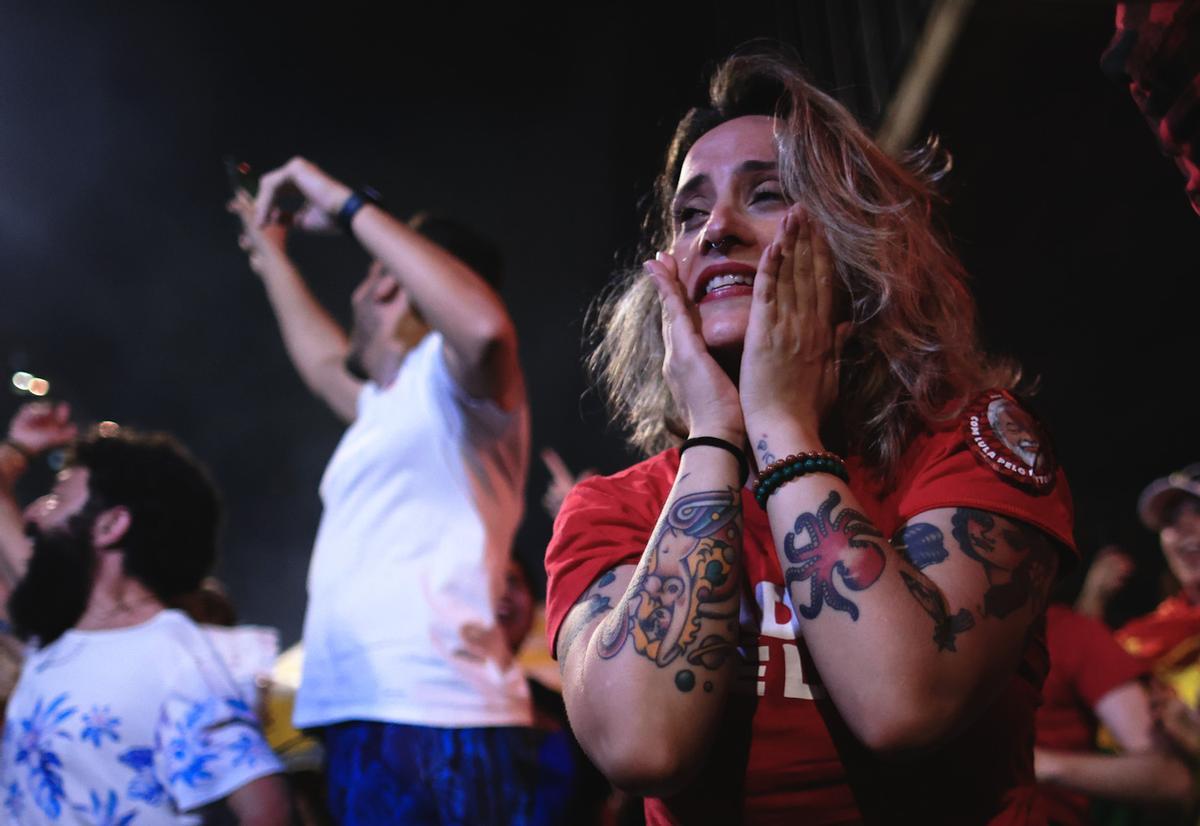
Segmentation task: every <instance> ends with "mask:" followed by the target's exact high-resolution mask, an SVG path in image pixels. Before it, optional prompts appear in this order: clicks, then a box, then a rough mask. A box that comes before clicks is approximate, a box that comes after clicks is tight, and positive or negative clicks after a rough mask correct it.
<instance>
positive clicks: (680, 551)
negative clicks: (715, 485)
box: [598, 489, 741, 691]
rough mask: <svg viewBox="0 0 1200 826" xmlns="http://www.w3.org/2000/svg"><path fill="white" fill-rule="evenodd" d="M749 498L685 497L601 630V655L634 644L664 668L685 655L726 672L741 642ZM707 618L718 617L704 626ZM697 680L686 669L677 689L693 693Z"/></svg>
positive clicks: (726, 494)
mask: <svg viewBox="0 0 1200 826" xmlns="http://www.w3.org/2000/svg"><path fill="white" fill-rule="evenodd" d="M740 515H741V496H740V494H739V492H738V491H735V490H731V489H726V490H715V491H703V492H700V493H691V494H687V495H684V496H680V497H679V498H678V499H676V500H675V502H674V503H672V505H671V507H670V509H669V510H668V511H667V513H666V514H665V515H664V518H663V521H662V523H661V525H660V526H659V528H658V530H657V531H656V532H655V535H654V537H653V538H652V539H651V541H650V545H649V547H648V548H647V552H646V556H645V557H644V559H643V561H642V564H641V565H640V566H639V568H638V571H637V573H636V574H635V575H634V579H633V581H632V582H631V583H630V585H629V588H628V589H627V590H626V592H625V596H624V598H623V599H622V601H621V604H620V605H619V606H618V608H617V610H616V611H615V612H614V613H613V614H612V616H610V617H608V618H606V619H605V620H604V622H603V623H602V624H601V625H600V628H599V632H598V633H599V634H600V639H599V645H598V652H599V654H600V656H601V657H604V658H606V659H607V658H611V657H614V656H616V655H617V653H618V652H620V651H621V649H622V648H624V647H625V646H626V645H627V644H632V647H633V650H634V651H636V652H637V653H638V654H639V655H641V656H643V657H645V658H646V659H648V660H650V661H651V662H653V663H654V664H655V665H657V666H659V667H660V668H666V667H667V666H669V665H671V664H672V663H674V662H675V661H676V660H679V659H680V658H682V659H683V661H684V662H686V663H687V664H689V665H693V666H702V667H704V668H708V669H716V668H719V667H720V666H721V665H722V663H724V662H725V660H726V658H727V657H728V656H729V655H730V653H731V652H732V651H733V650H734V648H735V646H736V641H737V614H738V605H739V590H738V589H739V583H738V571H737V568H736V563H737V556H738V552H739V545H738V543H737V538H738V536H739V534H740V527H739V525H738V517H739V516H740ZM704 620H716V621H717V622H715V623H709V624H708V625H707V626H703V630H704V631H705V635H704V636H703V638H701V630H702V623H703V621H704ZM695 684H696V677H695V674H693V673H692V672H691V671H690V670H687V669H684V670H682V671H680V672H678V673H677V674H676V675H675V685H676V686H677V687H678V688H679V689H680V690H681V691H690V690H691V689H692V687H694V686H695Z"/></svg>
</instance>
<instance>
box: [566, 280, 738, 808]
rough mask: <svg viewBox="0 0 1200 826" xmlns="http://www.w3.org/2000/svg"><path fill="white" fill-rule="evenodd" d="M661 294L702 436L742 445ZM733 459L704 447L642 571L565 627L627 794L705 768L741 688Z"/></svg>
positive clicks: (588, 600) (699, 351)
mask: <svg viewBox="0 0 1200 826" xmlns="http://www.w3.org/2000/svg"><path fill="white" fill-rule="evenodd" d="M668 268H670V269H673V268H674V263H673V262H672V261H670V259H669V257H665V260H664V262H663V263H658V262H656V263H655V264H653V265H652V267H651V273H652V277H654V278H655V281H656V283H657V284H658V285H659V289H660V291H661V292H662V294H663V299H664V305H665V306H666V308H667V309H666V312H665V314H664V338H665V339H666V343H667V361H666V365H665V366H664V373H665V374H666V377H667V381H668V383H669V384H670V385H671V387H672V390H673V392H674V393H675V398H676V399H678V400H679V401H680V406H681V407H682V408H683V410H684V412H685V416H686V417H687V421H688V423H689V425H690V432H691V434H692V435H693V436H701V435H705V436H715V437H717V438H720V439H724V440H727V441H729V442H731V443H732V444H735V445H740V444H741V443H742V440H743V436H742V434H741V429H740V414H739V411H738V407H737V394H736V391H735V390H734V388H733V384H732V383H731V382H730V381H729V379H728V377H726V376H725V374H724V373H722V372H721V371H720V368H718V367H717V365H716V363H715V362H713V360H712V358H711V357H710V356H709V355H708V353H707V352H706V351H705V350H704V346H703V343H702V342H701V341H700V338H699V335H698V334H697V333H696V330H695V327H694V325H693V322H692V320H691V319H690V318H689V317H688V315H687V313H686V311H685V310H684V308H683V304H682V301H681V296H680V295H679V294H678V292H677V290H674V289H673V285H674V284H676V283H677V282H676V281H675V277H674V275H670V276H669V278H670V281H669V282H668V281H667V278H668V276H667V275H666V272H667V269H668ZM739 476H740V472H739V465H738V461H737V459H736V457H735V456H734V455H733V454H732V453H730V452H729V451H727V450H724V449H722V448H719V447H712V446H696V447H692V448H690V449H689V450H686V451H685V452H684V454H683V456H682V457H681V461H680V467H679V473H678V475H677V477H676V479H675V484H674V486H673V487H672V489H671V493H670V495H669V496H668V498H667V501H666V503H665V504H664V506H663V509H662V514H661V516H660V517H659V520H658V524H657V526H656V527H655V528H654V531H653V533H652V534H651V537H650V541H649V542H648V543H647V545H646V548H645V551H644V553H643V554H642V559H641V562H640V563H639V564H638V565H637V566H636V567H635V566H632V565H624V566H621V567H619V568H616V569H614V570H612V571H609V572H608V573H606V574H604V575H603V576H601V577H600V578H599V579H597V580H596V582H594V583H593V584H592V587H591V588H590V589H589V590H588V591H587V593H585V594H584V595H583V597H582V598H580V600H579V601H578V602H577V603H576V605H575V606H574V607H573V608H572V609H571V611H570V613H569V614H568V615H567V617H566V619H565V620H564V621H563V624H562V626H561V628H560V630H559V635H558V642H557V654H558V659H559V663H560V667H561V668H562V673H563V697H564V699H565V700H566V704H567V710H568V712H569V714H570V717H571V724H572V727H573V728H574V731H575V734H576V736H577V737H578V738H579V742H580V743H581V744H582V745H583V747H584V750H585V751H587V753H588V754H589V756H590V757H591V758H592V760H593V761H594V762H595V764H596V765H597V767H598V768H600V770H601V771H602V772H604V774H605V775H607V776H608V778H609V779H610V780H611V781H612V782H613V783H614V784H616V785H618V786H621V787H623V788H626V789H629V790H631V791H636V792H638V793H640V794H644V795H654V796H662V795H665V794H669V793H670V792H671V791H673V790H675V789H678V788H680V787H681V786H682V785H684V784H685V783H686V782H687V780H688V779H689V778H690V777H691V776H692V774H693V773H694V772H695V771H696V770H697V769H698V768H699V767H700V765H701V764H702V762H703V760H704V758H705V756H706V755H707V751H708V745H709V743H710V742H711V740H712V738H713V736H714V734H715V731H716V726H717V723H718V721H719V720H720V717H721V714H722V711H723V709H724V706H725V700H726V696H727V695H728V693H729V690H730V688H731V686H732V684H733V680H734V660H735V659H736V657H735V656H734V649H735V648H736V645H737V637H738V611H739V607H740V600H741V597H740V594H741V578H742V561H741V553H742V514H741V492H740V491H741V480H740V479H739Z"/></svg>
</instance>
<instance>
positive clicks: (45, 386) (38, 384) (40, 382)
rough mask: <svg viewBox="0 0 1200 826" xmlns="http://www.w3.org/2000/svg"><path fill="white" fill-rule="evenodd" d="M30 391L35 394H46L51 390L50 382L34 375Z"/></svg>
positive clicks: (30, 381) (30, 382)
mask: <svg viewBox="0 0 1200 826" xmlns="http://www.w3.org/2000/svg"><path fill="white" fill-rule="evenodd" d="M28 389H29V392H30V393H31V394H33V395H34V396H44V395H46V394H47V393H49V392H50V382H48V381H46V380H45V379H39V378H37V377H34V378H32V379H30V380H29V388H28Z"/></svg>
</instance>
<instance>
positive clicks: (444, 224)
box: [408, 212, 504, 292]
mask: <svg viewBox="0 0 1200 826" xmlns="http://www.w3.org/2000/svg"><path fill="white" fill-rule="evenodd" d="M408 225H409V226H410V227H412V228H413V229H414V230H416V231H417V232H419V233H420V234H421V235H423V236H424V237H426V238H428V239H429V240H430V241H432V242H433V243H435V244H437V245H438V246H439V247H441V248H442V249H444V250H446V252H448V253H450V254H451V255H453V256H454V257H455V258H457V259H458V260H460V261H462V262H463V263H464V264H466V265H467V266H468V267H470V268H471V269H472V270H474V271H475V272H476V274H477V275H478V276H479V277H480V278H482V279H483V280H484V281H486V282H487V283H488V285H489V286H490V287H491V288H492V289H493V290H495V291H496V292H500V288H501V287H502V286H503V285H504V258H503V257H502V256H501V255H500V248H499V247H497V246H496V245H495V244H494V243H493V242H492V241H491V240H490V239H488V238H486V237H484V236H483V235H480V234H479V233H478V232H476V231H475V230H473V229H471V228H470V227H468V226H467V225H466V224H462V223H459V222H458V221H456V220H454V219H453V218H447V217H446V216H444V215H437V214H435V213H429V212H420V213H417V214H416V215H415V216H413V218H412V220H411V221H409V222H408Z"/></svg>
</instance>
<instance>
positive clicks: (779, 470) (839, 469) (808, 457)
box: [754, 450, 850, 510]
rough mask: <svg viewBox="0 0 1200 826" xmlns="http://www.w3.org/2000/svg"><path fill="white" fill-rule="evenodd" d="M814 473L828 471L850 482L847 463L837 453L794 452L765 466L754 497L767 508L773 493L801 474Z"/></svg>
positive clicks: (760, 505)
mask: <svg viewBox="0 0 1200 826" xmlns="http://www.w3.org/2000/svg"><path fill="white" fill-rule="evenodd" d="M812 473H828V474H830V475H831V476H836V477H837V478H839V479H841V480H842V481H843V482H845V483H846V484H850V474H849V473H848V472H847V471H846V463H845V462H843V461H842V457H841V456H838V455H837V454H836V453H830V452H829V451H826V450H820V451H814V452H811V453H793V454H792V455H791V456H785V457H784V458H782V459H779V460H777V461H774V462H772V463H771V464H769V465H767V466H766V467H765V468H763V470H762V473H761V474H760V475H759V477H758V482H757V483H756V484H755V485H754V499H755V501H756V502H758V506H759V507H760V508H762V509H763V510H766V507H767V500H768V499H770V498H771V494H773V493H774V492H775V491H777V490H779V488H781V487H782V486H783V485H785V484H787V483H788V482H790V481H792V480H793V479H799V478H800V477H801V476H808V475H809V474H812Z"/></svg>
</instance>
